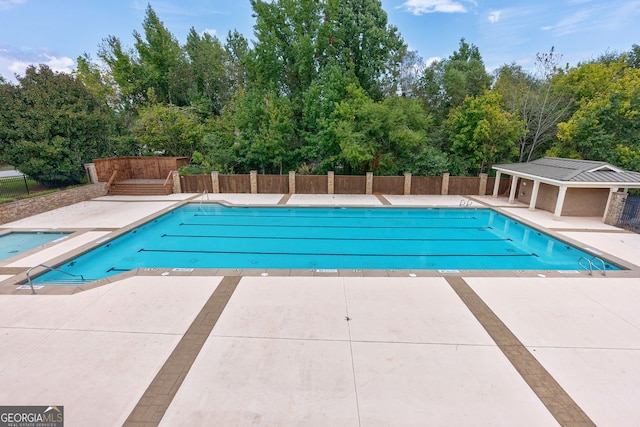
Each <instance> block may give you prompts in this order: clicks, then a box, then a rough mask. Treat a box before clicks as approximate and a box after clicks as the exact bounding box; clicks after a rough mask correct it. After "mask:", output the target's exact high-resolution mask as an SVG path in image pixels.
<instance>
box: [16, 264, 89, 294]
mask: <svg viewBox="0 0 640 427" xmlns="http://www.w3.org/2000/svg"><path fill="white" fill-rule="evenodd" d="M38 267H42V268H45V269H47V270H51V271H56V272H58V273H62V274H66V275H67V276H71V277H79V278H80V280H82V281H83V282H84V281H85V278H84V276H83V275H82V274H71V273H67V272H66V271H63V270H60V269H58V268H53V267H49V266H48V265H44V264H38V265H34V266H33V267H31V268H30V269H29V270H27V280H28V281H29V287H30V288H31V295H36V290H35V289H34V288H33V283H32V282H31V272H32V271H33V270H35V269H36V268H38Z"/></svg>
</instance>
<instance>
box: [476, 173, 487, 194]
mask: <svg viewBox="0 0 640 427" xmlns="http://www.w3.org/2000/svg"><path fill="white" fill-rule="evenodd" d="M488 177H489V175H487V174H486V173H481V174H480V188H479V189H478V195H480V196H484V195H485V194H487V178H488Z"/></svg>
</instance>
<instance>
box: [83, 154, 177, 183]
mask: <svg viewBox="0 0 640 427" xmlns="http://www.w3.org/2000/svg"><path fill="white" fill-rule="evenodd" d="M93 164H94V165H95V169H96V174H97V178H98V181H99V182H107V181H109V179H110V178H111V175H112V174H113V172H114V171H115V170H117V171H118V177H117V180H118V181H125V180H127V179H165V178H166V177H167V175H169V173H170V172H171V171H176V170H178V169H180V167H181V166H186V165H188V164H189V158H188V157H144V156H143V157H114V158H108V159H96V160H94V161H93Z"/></svg>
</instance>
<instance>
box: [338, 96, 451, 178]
mask: <svg viewBox="0 0 640 427" xmlns="http://www.w3.org/2000/svg"><path fill="white" fill-rule="evenodd" d="M333 119H334V120H333V121H332V125H333V132H332V134H333V137H334V138H335V144H336V145H337V146H339V149H340V152H339V154H338V155H337V156H336V157H337V159H338V162H344V164H345V166H346V169H347V172H355V173H359V174H362V173H365V172H367V171H373V172H374V173H376V174H381V175H397V174H401V173H403V172H434V171H435V170H434V169H435V168H437V166H438V161H439V160H436V162H433V163H429V162H428V161H427V159H425V158H424V157H423V156H435V157H439V159H442V157H443V156H444V155H443V153H440V156H438V152H437V150H436V149H434V147H430V145H429V139H428V132H429V130H430V128H431V120H430V118H429V117H428V116H427V115H426V114H425V113H424V110H423V109H422V106H421V105H420V102H419V101H418V100H415V99H411V98H403V97H391V98H387V99H385V100H384V101H383V102H378V103H376V102H374V101H373V100H372V99H370V98H368V97H367V96H366V94H365V93H364V91H363V90H362V89H361V88H359V87H358V86H356V85H351V86H349V88H348V92H347V97H346V99H345V100H344V101H342V102H341V103H340V104H338V106H337V108H336V109H335V111H334V113H333ZM416 161H419V162H421V169H420V170H418V169H417V168H416ZM445 162H446V160H445ZM440 166H442V165H440Z"/></svg>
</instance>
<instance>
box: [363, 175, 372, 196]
mask: <svg viewBox="0 0 640 427" xmlns="http://www.w3.org/2000/svg"><path fill="white" fill-rule="evenodd" d="M365 193H366V194H373V172H367V184H366V186H365Z"/></svg>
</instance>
